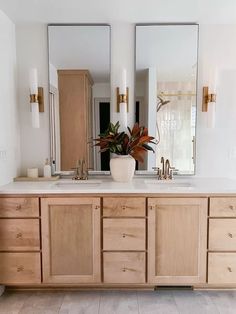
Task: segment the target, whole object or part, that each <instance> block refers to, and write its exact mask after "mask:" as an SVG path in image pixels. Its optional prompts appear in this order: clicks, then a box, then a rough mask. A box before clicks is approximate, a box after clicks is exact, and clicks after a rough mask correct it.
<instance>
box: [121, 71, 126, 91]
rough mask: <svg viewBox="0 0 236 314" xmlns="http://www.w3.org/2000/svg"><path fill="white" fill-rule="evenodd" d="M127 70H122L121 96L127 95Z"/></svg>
mask: <svg viewBox="0 0 236 314" xmlns="http://www.w3.org/2000/svg"><path fill="white" fill-rule="evenodd" d="M126 87H127V83H126V69H122V75H121V82H120V94H121V95H125V94H126Z"/></svg>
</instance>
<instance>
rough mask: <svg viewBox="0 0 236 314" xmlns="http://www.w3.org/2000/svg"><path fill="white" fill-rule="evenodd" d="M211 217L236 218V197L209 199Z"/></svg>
mask: <svg viewBox="0 0 236 314" xmlns="http://www.w3.org/2000/svg"><path fill="white" fill-rule="evenodd" d="M210 216H211V217H236V197H227V198H216V197H215V198H214V197H212V198H211V199H210Z"/></svg>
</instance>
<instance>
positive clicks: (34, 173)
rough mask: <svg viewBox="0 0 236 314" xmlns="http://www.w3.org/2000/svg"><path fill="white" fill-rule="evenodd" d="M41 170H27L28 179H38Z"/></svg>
mask: <svg viewBox="0 0 236 314" xmlns="http://www.w3.org/2000/svg"><path fill="white" fill-rule="evenodd" d="M38 176H39V170H38V168H28V169H27V177H28V178H38Z"/></svg>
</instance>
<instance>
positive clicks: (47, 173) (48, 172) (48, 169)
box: [43, 158, 52, 178]
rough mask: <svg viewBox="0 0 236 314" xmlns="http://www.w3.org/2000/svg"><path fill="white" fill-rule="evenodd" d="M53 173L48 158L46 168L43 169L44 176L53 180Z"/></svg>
mask: <svg viewBox="0 0 236 314" xmlns="http://www.w3.org/2000/svg"><path fill="white" fill-rule="evenodd" d="M51 175H52V172H51V166H50V164H49V160H48V158H47V159H46V162H45V165H44V168H43V176H44V177H45V178H51Z"/></svg>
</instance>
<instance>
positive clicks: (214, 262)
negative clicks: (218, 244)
mask: <svg viewBox="0 0 236 314" xmlns="http://www.w3.org/2000/svg"><path fill="white" fill-rule="evenodd" d="M208 283H210V284H235V283H236V253H209V254H208Z"/></svg>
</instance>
